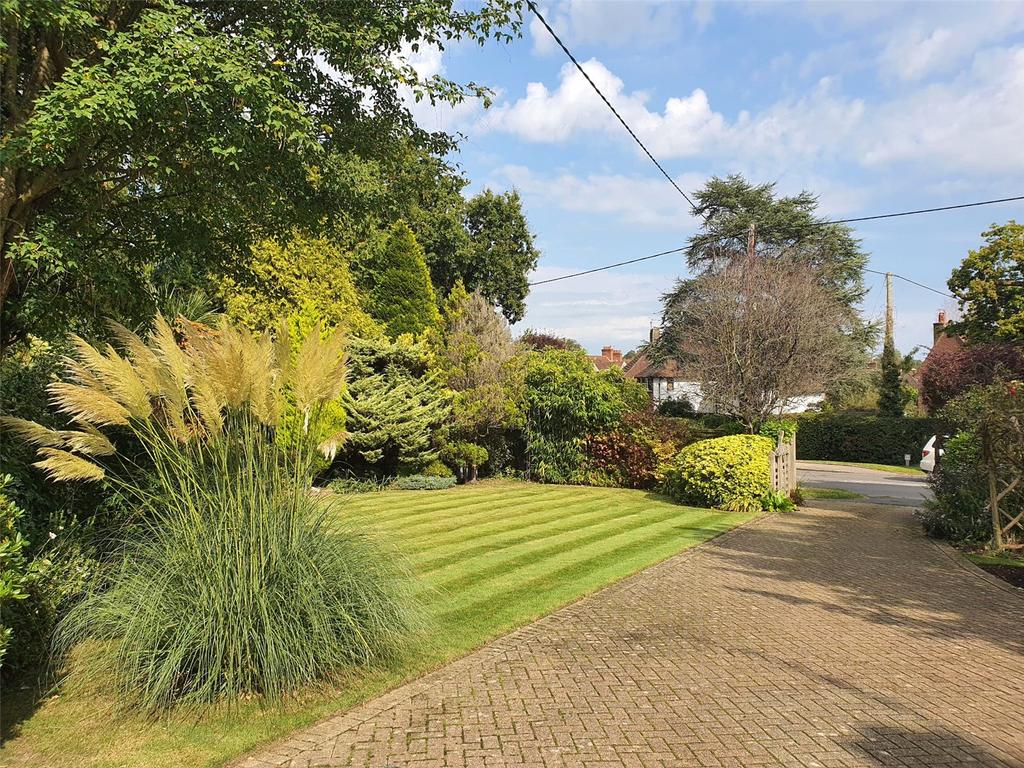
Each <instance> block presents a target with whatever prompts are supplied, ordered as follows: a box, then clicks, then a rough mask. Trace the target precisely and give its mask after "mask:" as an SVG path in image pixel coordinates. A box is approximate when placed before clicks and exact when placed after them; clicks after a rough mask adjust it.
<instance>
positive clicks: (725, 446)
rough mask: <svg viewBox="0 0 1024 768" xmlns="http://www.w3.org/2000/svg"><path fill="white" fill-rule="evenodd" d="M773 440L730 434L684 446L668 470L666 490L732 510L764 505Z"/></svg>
mask: <svg viewBox="0 0 1024 768" xmlns="http://www.w3.org/2000/svg"><path fill="white" fill-rule="evenodd" d="M772 448H774V446H773V445H772V441H771V439H769V438H767V437H762V436H760V435H729V436H728V437H719V438H715V439H714V440H701V441H700V442H697V443H693V444H692V445H688V446H687V447H685V448H683V450H682V451H680V452H679V455H678V456H677V457H676V459H675V461H674V462H673V464H672V466H671V468H670V469H669V470H668V472H667V473H666V478H665V485H664V491H665V493H666V494H668V495H669V496H671V497H672V498H674V499H676V500H677V501H681V502H685V503H689V504H700V505H702V506H708V507H719V508H722V509H728V510H731V511H737V512H738V511H753V510H756V509H760V508H761V499H762V498H764V497H765V495H766V494H767V493H768V491H769V490H770V489H771V468H770V466H769V461H768V456H769V454H771V452H772Z"/></svg>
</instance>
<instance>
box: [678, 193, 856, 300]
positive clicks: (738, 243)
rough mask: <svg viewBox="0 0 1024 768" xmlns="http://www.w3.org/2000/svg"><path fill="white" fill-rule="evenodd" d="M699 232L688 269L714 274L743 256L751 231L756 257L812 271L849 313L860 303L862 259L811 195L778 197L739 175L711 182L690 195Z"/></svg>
mask: <svg viewBox="0 0 1024 768" xmlns="http://www.w3.org/2000/svg"><path fill="white" fill-rule="evenodd" d="M694 196H695V198H696V201H697V205H696V209H695V213H696V215H697V216H699V217H700V218H701V219H703V221H702V223H701V231H700V232H698V233H697V234H695V235H694V236H693V237H691V238H690V242H689V246H688V248H687V252H686V256H687V261H688V262H689V264H690V267H691V268H693V269H695V270H700V271H714V270H716V269H719V268H721V267H722V266H723V265H725V264H727V263H729V262H730V261H734V260H735V259H737V258H740V257H743V256H745V254H746V253H747V250H748V245H749V241H748V238H749V235H750V228H751V225H753V227H754V241H755V242H754V245H755V249H756V250H757V253H758V254H759V256H761V257H763V258H772V259H776V260H782V261H792V262H796V263H800V264H806V265H808V266H810V267H812V268H813V269H814V270H815V271H816V273H817V275H818V279H819V280H820V281H821V283H822V285H824V286H825V287H827V288H828V289H829V290H830V291H831V292H832V293H833V294H834V295H835V296H836V298H837V299H839V300H840V301H841V302H842V303H843V304H845V305H846V306H849V307H853V306H854V305H856V304H857V302H859V301H860V299H862V298H863V297H864V293H865V288H864V267H865V265H866V264H867V255H866V254H865V253H864V251H863V250H861V247H860V241H858V240H857V239H856V238H855V237H854V236H853V233H852V231H851V230H850V228H849V227H848V226H846V225H845V224H825V223H823V222H824V221H825V220H824V219H822V218H821V217H820V216H818V215H817V208H818V199H817V197H815V196H814V195H813V194H811V193H810V192H806V191H805V192H801V193H800V194H798V195H793V196H783V197H780V196H778V195H777V194H776V192H775V184H773V183H769V184H751V183H750V182H749V181H747V180H746V179H745V178H743V177H742V176H740V175H738V174H734V175H732V176H727V177H726V178H724V179H721V178H718V177H713V178H712V179H711V180H710V181H708V182H707V184H705V185H704V188H703V189H699V190H697V192H695V193H694Z"/></svg>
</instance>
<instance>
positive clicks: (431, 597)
mask: <svg viewBox="0 0 1024 768" xmlns="http://www.w3.org/2000/svg"><path fill="white" fill-rule="evenodd" d="M345 514H346V515H351V516H352V517H353V518H354V519H357V520H359V521H361V522H363V523H364V524H366V525H367V526H368V527H370V528H372V529H376V530H377V531H379V532H380V533H381V534H382V535H383V536H385V537H386V538H388V539H390V540H391V541H393V542H394V543H395V544H396V545H397V546H398V547H399V548H400V549H401V550H403V551H404V552H405V553H406V554H407V556H408V557H409V559H410V561H411V564H412V566H413V569H414V570H415V571H416V573H417V574H418V575H419V577H420V582H421V589H422V595H423V600H424V603H425V605H426V607H427V610H428V612H429V614H430V615H432V616H433V617H434V618H436V619H437V624H438V626H439V628H446V630H447V631H446V632H445V633H446V634H447V635H449V636H450V637H447V638H446V640H449V641H451V642H452V643H454V644H455V645H457V646H458V647H460V648H471V647H474V646H475V645H478V644H479V643H480V642H481V641H483V640H484V639H486V638H489V637H493V636H494V635H495V634H497V633H499V632H500V631H502V630H505V629H508V628H511V627H514V626H519V625H521V624H523V623H526V622H527V621H529V620H530V619H533V618H536V617H538V616H542V615H544V614H546V613H549V612H550V611H551V610H553V609H554V608H556V607H557V606H560V605H563V604H565V603H567V602H570V601H572V600H574V599H576V598H578V597H580V596H581V595H584V594H586V593H588V592H591V591H593V590H594V589H596V588H599V587H601V586H604V585H606V584H609V583H611V582H613V581H615V580H616V579H619V578H621V577H623V576H625V575H627V574H630V573H633V572H635V571H637V570H640V569H641V568H643V567H645V566H647V565H650V564H652V563H655V562H657V561H659V560H663V559H664V558H666V557H668V556H670V555H672V554H674V553H676V552H679V551H680V550H682V549H685V548H686V547H688V546H692V545H693V544H696V543H699V542H701V541H704V540H706V539H708V538H711V537H712V536H715V535H717V534H718V533H721V532H722V531H725V530H727V529H729V528H731V527H732V526H734V525H736V524H737V523H738V522H739V521H741V520H744V519H746V518H742V517H739V516H736V515H731V514H724V513H721V512H712V511H711V510H707V509H695V508H692V507H683V506H680V505H678V504H674V503H672V502H671V501H669V500H667V499H665V498H664V497H661V496H656V495H654V494H649V493H644V492H641V491H624V490H622V489H618V488H581V487H576V486H555V485H535V484H526V483H519V482H514V481H506V482H489V483H479V484H477V485H475V486H468V487H457V488H453V489H451V490H449V491H432V492H423V491H393V492H389V493H386V494H373V495H362V496H354V497H352V498H351V501H350V503H348V504H346V506H345ZM439 631H445V630H439Z"/></svg>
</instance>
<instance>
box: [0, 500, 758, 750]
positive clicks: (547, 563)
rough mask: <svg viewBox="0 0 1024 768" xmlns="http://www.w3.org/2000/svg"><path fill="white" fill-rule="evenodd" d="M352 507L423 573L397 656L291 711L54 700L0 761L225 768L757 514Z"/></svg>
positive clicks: (578, 505)
mask: <svg viewBox="0 0 1024 768" xmlns="http://www.w3.org/2000/svg"><path fill="white" fill-rule="evenodd" d="M343 514H344V515H346V516H350V517H351V518H352V519H354V520H359V521H363V522H365V523H367V524H369V525H370V526H372V527H373V528H375V529H376V530H378V531H379V532H380V534H381V535H382V536H384V537H386V538H387V539H389V540H390V541H391V542H392V543H393V544H394V545H395V546H396V547H397V548H398V549H400V550H402V551H403V552H404V553H405V554H406V556H407V557H408V559H409V562H410V564H411V566H412V568H413V570H414V571H415V572H416V574H417V575H418V577H419V579H418V585H417V590H418V592H419V595H420V598H421V600H422V602H423V605H424V608H425V612H426V614H427V617H428V619H427V628H426V630H425V631H424V633H423V636H422V637H419V638H417V641H416V642H415V643H413V644H412V647H411V648H410V650H409V651H408V652H407V653H406V654H405V655H404V656H403V658H402V659H401V660H400V661H399V662H398V663H395V664H394V665H392V666H391V667H389V668H387V669H374V670H360V671H357V672H353V673H352V674H351V675H350V676H349V678H348V679H347V680H346V681H344V683H343V684H340V685H338V686H337V687H334V688H332V689H330V690H327V691H318V692H309V693H307V694H306V695H304V696H303V697H302V699H301V701H293V702H290V703H289V704H288V705H286V706H284V707H273V708H267V709H261V708H260V707H258V706H257V705H255V704H245V705H242V706H241V707H240V708H239V709H237V710H236V711H234V712H231V713H219V714H216V715H207V716H206V717H204V718H202V719H201V720H200V721H199V722H196V720H195V719H194V718H192V719H187V718H185V717H179V718H176V719H174V720H172V721H169V722H161V723H154V722H146V721H143V720H140V719H138V718H135V717H127V716H123V715H121V716H119V715H117V714H115V713H114V706H113V702H111V701H109V700H106V699H104V698H103V697H101V696H97V695H77V696H71V695H68V696H62V697H55V698H51V699H48V700H46V701H44V702H43V703H42V704H41V706H40V707H39V708H38V709H37V710H36V711H35V712H33V713H31V715H30V716H28V717H27V719H24V720H23V722H21V723H17V724H15V727H14V728H13V733H12V738H11V739H10V740H9V741H8V742H7V743H6V744H5V746H4V749H3V751H0V765H3V766H19V767H21V766H33V767H34V768H36V767H38V768H44V767H46V766H52V767H53V768H56V767H57V766H69V765H74V766H76V768H99V767H100V766H103V767H104V768H106V767H113V766H118V767H124V768H127V767H128V766H132V767H133V768H136V767H137V768H180V766H184V765H188V766H217V765H222V764H223V763H224V762H226V761H228V760H230V759H231V758H232V757H235V756H237V755H239V754H241V753H243V752H245V751H247V750H249V749H251V748H253V747H255V746H257V745H259V744H261V743H264V742H268V741H271V740H273V739H276V738H279V737H281V736H283V735H285V734H286V733H288V732H289V731H292V730H294V729H295V728H299V727H301V726H303V725H306V724H309V723H312V722H314V721H316V720H319V719H321V718H323V717H325V716H326V715H327V714H329V713H331V712H333V711H336V710H339V709H344V708H348V707H352V706H354V705H355V704H358V703H359V702H361V701H364V700H366V699H368V698H370V697H372V696H374V695H376V694H379V693H381V692H383V691H385V690H387V689H388V688H391V687H394V686H395V685H397V684H399V683H401V682H402V681H404V680H408V679H410V678H413V677H416V676H419V675H421V674H423V673H424V672H426V671H428V670H430V669H432V668H435V667H437V666H439V665H441V664H443V663H445V662H446V661H450V660H451V659H454V658H456V657H458V656H460V655H463V654H465V653H467V652H469V651H471V650H473V649H474V648H477V647H479V646H480V645H482V644H483V643H485V642H487V641H488V640H490V639H492V638H494V637H496V636H498V635H501V634H504V633H505V632H508V631H509V630H511V629H513V628H514V627H517V626H521V625H523V624H526V623H528V622H530V621H532V620H534V619H536V618H538V617H540V616H543V615H545V614H547V613H550V612H551V611H552V610H554V609H555V608H558V607H559V606H562V605H565V604H567V603H570V602H572V601H574V600H576V599H578V598H579V597H581V596H583V595H585V594H587V593H590V592H593V591H595V590H597V589H600V588H601V587H603V586H605V585H607V584H610V583H612V582H614V581H617V580H618V579H621V578H623V577H624V576H627V575H629V574H631V573H634V572H636V571H638V570H640V569H642V568H644V567H646V566H649V565H651V564H653V563H656V562H658V561H660V560H663V559H665V558H666V557H669V556H670V555H673V554H675V553H677V552H679V551H681V550H683V549H686V548H687V547H691V546H693V545H695V544H698V543H700V542H702V541H706V540H707V539H710V538H712V537H714V536H716V535H718V534H719V533H722V532H723V531H726V530H728V529H729V528H732V527H734V526H735V525H738V524H739V523H742V522H744V521H746V520H748V519H749V517H750V516H744V515H735V514H727V513H721V512H712V511H710V510H707V509H694V508H692V507H683V506H679V505H677V504H675V503H673V502H671V501H668V500H667V499H665V498H663V497H660V496H656V495H653V494H649V493H645V492H643V491H629V490H622V489H612V488H580V487H567V486H544V485H535V484H528V483H519V482H514V481H491V482H484V483H478V484H476V485H474V486H469V487H465V486H464V487H457V488H453V489H451V490H447V491H431V492H423V491H389V492H385V493H374V494H365V495H360V496H352V497H349V498H348V499H347V500H346V504H345V507H344V512H343ZM8 694H9V692H7V691H5V697H4V718H5V720H12V719H14V720H16V719H17V718H18V717H19V715H20V716H24V714H25V713H26V712H27V709H26V707H27V703H26V702H24V701H23V702H21V703H20V710H21V711H20V712H19V711H18V710H19V703H18V702H17V701H11V700H12V699H15V697H13V696H9V695H8ZM12 704H13V706H12Z"/></svg>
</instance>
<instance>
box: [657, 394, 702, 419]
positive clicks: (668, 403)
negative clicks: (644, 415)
mask: <svg viewBox="0 0 1024 768" xmlns="http://www.w3.org/2000/svg"><path fill="white" fill-rule="evenodd" d="M695 413H696V411H695V410H694V407H693V403H691V402H690V401H689V400H687V399H686V398H685V397H680V398H678V399H676V400H662V401H661V402H660V403H658V414H659V415H660V416H675V417H679V418H686V417H689V416H693V415H694V414H695Z"/></svg>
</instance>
